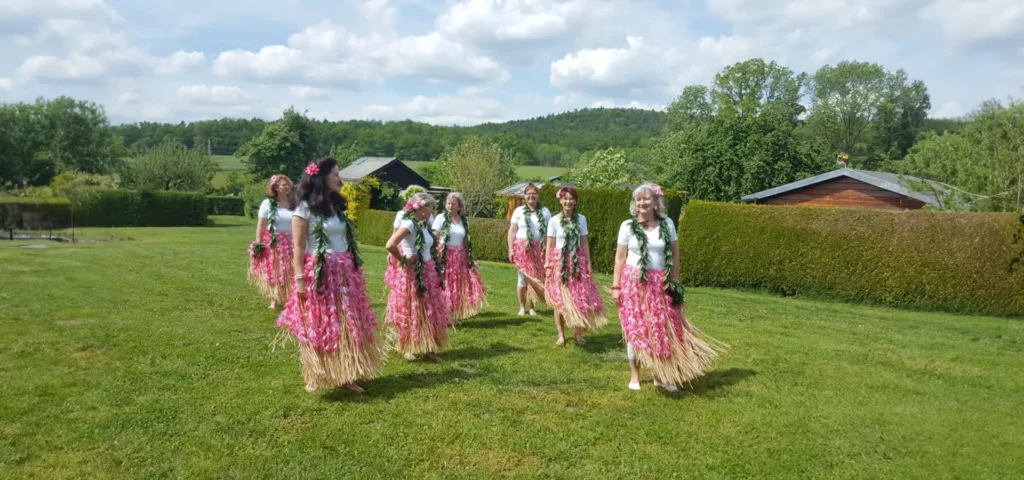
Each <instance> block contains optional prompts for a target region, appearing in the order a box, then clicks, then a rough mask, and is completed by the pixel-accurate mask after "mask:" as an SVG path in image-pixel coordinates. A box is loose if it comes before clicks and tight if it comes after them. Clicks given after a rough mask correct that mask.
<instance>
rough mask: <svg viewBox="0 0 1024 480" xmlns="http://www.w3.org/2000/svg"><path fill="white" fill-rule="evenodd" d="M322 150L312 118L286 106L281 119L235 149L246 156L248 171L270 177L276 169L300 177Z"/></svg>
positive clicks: (255, 174)
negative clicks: (307, 165)
mask: <svg viewBox="0 0 1024 480" xmlns="http://www.w3.org/2000/svg"><path fill="white" fill-rule="evenodd" d="M321 154H322V153H321V151H320V142H319V137H318V135H317V132H316V128H315V125H314V123H313V121H312V120H310V119H309V118H307V117H306V116H305V115H303V114H300V113H298V112H296V111H295V109H293V108H289V109H287V110H285V111H284V113H283V114H282V116H281V118H280V119H278V120H277V121H276V122H274V123H271V124H270V125H267V126H266V127H265V128H264V129H263V131H262V132H260V134H259V135H257V136H255V137H253V139H252V140H249V141H248V142H247V143H245V144H244V145H242V147H241V148H239V149H238V152H237V153H236V155H237V156H239V157H243V158H244V159H245V162H246V163H247V164H248V165H249V173H251V174H252V175H253V176H255V177H256V178H269V177H270V176H271V175H273V174H275V173H284V174H286V175H288V176H290V177H292V178H299V176H300V175H301V174H302V170H303V168H305V166H306V164H308V163H309V162H310V161H311V160H313V159H314V158H316V157H317V156H319V155H321Z"/></svg>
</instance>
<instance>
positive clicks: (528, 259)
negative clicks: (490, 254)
mask: <svg viewBox="0 0 1024 480" xmlns="http://www.w3.org/2000/svg"><path fill="white" fill-rule="evenodd" d="M523 194H524V196H525V197H526V204H525V205H523V206H521V207H518V208H516V209H515V210H514V211H513V212H512V219H511V224H510V225H509V228H508V260H509V261H510V262H512V263H513V264H515V266H516V268H518V269H519V272H518V276H519V279H518V283H517V285H516V293H517V295H518V297H519V316H523V315H525V314H526V307H527V304H529V307H530V315H537V310H536V309H537V302H539V301H543V300H544V245H545V242H546V237H547V227H548V222H549V221H550V220H551V211H550V210H548V209H547V207H544V206H543V205H541V204H540V201H539V200H540V188H539V187H537V186H536V185H533V184H530V185H527V186H526V190H525V191H524V192H523Z"/></svg>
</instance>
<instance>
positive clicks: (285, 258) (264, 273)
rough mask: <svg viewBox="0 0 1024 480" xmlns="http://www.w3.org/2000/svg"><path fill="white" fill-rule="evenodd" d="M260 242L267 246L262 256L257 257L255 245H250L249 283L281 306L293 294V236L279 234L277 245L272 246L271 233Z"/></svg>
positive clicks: (266, 232)
mask: <svg viewBox="0 0 1024 480" xmlns="http://www.w3.org/2000/svg"><path fill="white" fill-rule="evenodd" d="M260 242H262V243H263V245H265V248H264V250H263V252H262V253H261V255H259V256H257V255H256V254H255V252H254V250H253V244H255V243H256V242H253V244H250V245H249V283H251V284H253V285H255V286H256V288H257V289H258V290H259V292H260V295H263V296H264V297H266V298H267V299H268V300H270V301H272V302H274V303H276V304H278V305H281V304H284V302H285V301H287V300H288V294H289V292H291V286H292V280H293V279H292V275H294V273H293V272H294V270H293V268H292V248H293V244H292V234H291V233H287V232H283V233H278V234H277V243H276V245H275V246H273V247H271V246H270V232H268V231H264V232H263V234H261V235H260Z"/></svg>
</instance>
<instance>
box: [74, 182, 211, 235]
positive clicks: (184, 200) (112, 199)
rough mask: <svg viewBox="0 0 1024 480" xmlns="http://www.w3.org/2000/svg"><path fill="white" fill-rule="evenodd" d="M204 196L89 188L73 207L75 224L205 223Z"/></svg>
mask: <svg viewBox="0 0 1024 480" xmlns="http://www.w3.org/2000/svg"><path fill="white" fill-rule="evenodd" d="M206 208H207V206H206V197H205V196H204V195H203V194H201V193H196V192H167V191H159V192H137V191H134V190H110V189H91V190H89V191H88V192H86V194H85V195H84V198H83V199H82V200H81V203H79V204H78V205H76V207H75V218H74V220H75V224H76V225H77V226H92V227H172V226H201V225H206Z"/></svg>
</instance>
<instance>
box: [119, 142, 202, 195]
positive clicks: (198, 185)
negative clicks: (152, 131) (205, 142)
mask: <svg viewBox="0 0 1024 480" xmlns="http://www.w3.org/2000/svg"><path fill="white" fill-rule="evenodd" d="M216 172H217V164H216V163H214V161H213V159H211V158H210V156H209V155H207V154H206V152H205V151H204V150H203V149H200V148H186V147H185V146H184V145H182V144H180V143H175V142H167V143H163V144H160V145H157V146H156V147H153V148H151V149H149V150H148V151H146V153H145V154H143V155H142V156H140V157H139V158H136V159H135V160H133V161H130V162H127V163H126V164H125V165H124V167H123V168H122V172H121V179H122V182H123V185H124V186H126V187H128V188H132V189H137V190H180V191H199V192H206V191H208V190H210V180H211V179H213V175H214V173H216Z"/></svg>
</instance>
